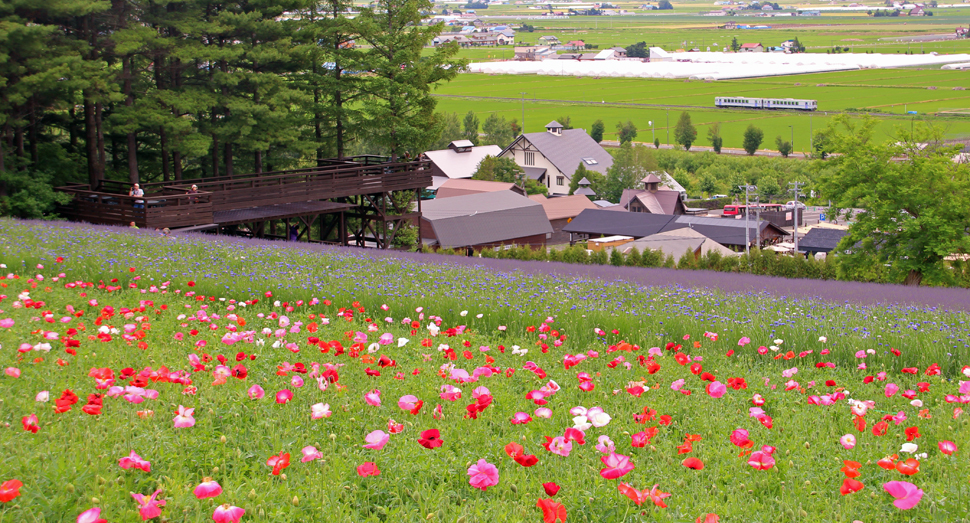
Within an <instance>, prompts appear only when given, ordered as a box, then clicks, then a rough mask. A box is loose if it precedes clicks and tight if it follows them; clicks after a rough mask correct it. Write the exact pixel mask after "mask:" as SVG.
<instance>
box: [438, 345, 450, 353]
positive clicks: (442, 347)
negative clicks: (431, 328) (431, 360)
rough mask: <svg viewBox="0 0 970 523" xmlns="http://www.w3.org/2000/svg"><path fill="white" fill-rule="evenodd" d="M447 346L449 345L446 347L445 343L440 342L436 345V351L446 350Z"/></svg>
mask: <svg viewBox="0 0 970 523" xmlns="http://www.w3.org/2000/svg"><path fill="white" fill-rule="evenodd" d="M449 348H450V347H448V346H447V345H445V344H444V343H442V344H440V345H438V352H441V351H445V350H448V349H449Z"/></svg>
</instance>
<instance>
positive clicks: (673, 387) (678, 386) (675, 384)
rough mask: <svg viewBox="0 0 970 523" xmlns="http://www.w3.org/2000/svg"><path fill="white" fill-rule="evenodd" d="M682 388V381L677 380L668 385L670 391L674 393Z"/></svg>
mask: <svg viewBox="0 0 970 523" xmlns="http://www.w3.org/2000/svg"><path fill="white" fill-rule="evenodd" d="M683 386H684V380H683V379H679V380H677V381H675V382H673V383H671V384H670V390H675V391H676V390H680V389H681V387H683Z"/></svg>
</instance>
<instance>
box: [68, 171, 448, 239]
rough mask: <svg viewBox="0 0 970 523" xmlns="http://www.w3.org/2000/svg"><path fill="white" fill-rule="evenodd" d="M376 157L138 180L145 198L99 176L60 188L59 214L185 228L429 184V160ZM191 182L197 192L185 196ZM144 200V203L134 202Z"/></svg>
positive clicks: (412, 188) (123, 183) (150, 225)
mask: <svg viewBox="0 0 970 523" xmlns="http://www.w3.org/2000/svg"><path fill="white" fill-rule="evenodd" d="M386 160H387V159H386V158H383V157H379V156H359V157H353V158H348V159H343V160H325V161H323V162H321V163H323V164H324V165H321V166H317V167H309V168H305V169H293V170H288V171H275V172H266V173H258V174H257V173H253V174H245V175H240V176H231V177H230V176H220V177H218V178H204V179H195V180H182V181H181V182H154V183H144V184H141V188H142V189H143V190H144V191H145V196H141V197H132V196H128V190H129V189H130V188H131V184H129V183H126V182H119V181H114V180H103V181H102V182H101V183H100V185H99V186H98V190H96V191H92V190H90V188H89V187H88V186H87V185H73V186H67V187H60V188H58V190H60V191H62V192H67V193H70V194H72V195H73V196H74V198H73V200H72V201H71V202H70V203H69V204H67V205H65V206H64V207H63V209H62V213H63V214H65V215H67V216H68V217H70V218H72V219H76V220H82V221H89V222H94V223H110V224H123V225H127V224H129V223H130V222H135V223H136V224H137V225H138V226H139V227H169V228H174V227H186V226H192V225H204V224H208V223H213V219H212V213H215V212H219V211H228V210H234V209H245V208H250V207H258V206H263V205H278V204H284V203H294V202H306V201H314V200H328V199H331V198H343V197H348V196H356V195H363V194H379V193H387V192H391V191H401V190H415V189H422V188H425V187H430V186H431V183H432V180H431V162H430V161H428V160H415V161H407V162H393V163H391V162H387V161H386ZM192 185H196V186H198V190H199V193H196V194H186V193H187V192H188V191H189V189H190V188H191V186H192ZM140 200H144V204H140V203H138V201H140Z"/></svg>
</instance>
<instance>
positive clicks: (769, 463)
mask: <svg viewBox="0 0 970 523" xmlns="http://www.w3.org/2000/svg"><path fill="white" fill-rule="evenodd" d="M748 465H751V466H752V467H753V468H756V469H758V470H769V469H771V468H773V467H774V466H775V458H773V457H772V456H771V454H770V453H767V452H764V451H763V450H756V451H754V452H752V453H751V456H749V457H748Z"/></svg>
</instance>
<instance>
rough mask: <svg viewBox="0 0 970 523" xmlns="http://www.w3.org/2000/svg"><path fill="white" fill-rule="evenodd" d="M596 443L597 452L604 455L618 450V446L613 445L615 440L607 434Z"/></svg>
mask: <svg viewBox="0 0 970 523" xmlns="http://www.w3.org/2000/svg"><path fill="white" fill-rule="evenodd" d="M596 441H597V443H596V450H598V451H600V452H602V453H603V454H608V453H610V452H613V451H615V450H616V445H615V444H614V443H613V440H611V439H610V437H609V436H607V435H606V434H603V435H601V436H600V437H599V438H598V439H597V440H596Z"/></svg>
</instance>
